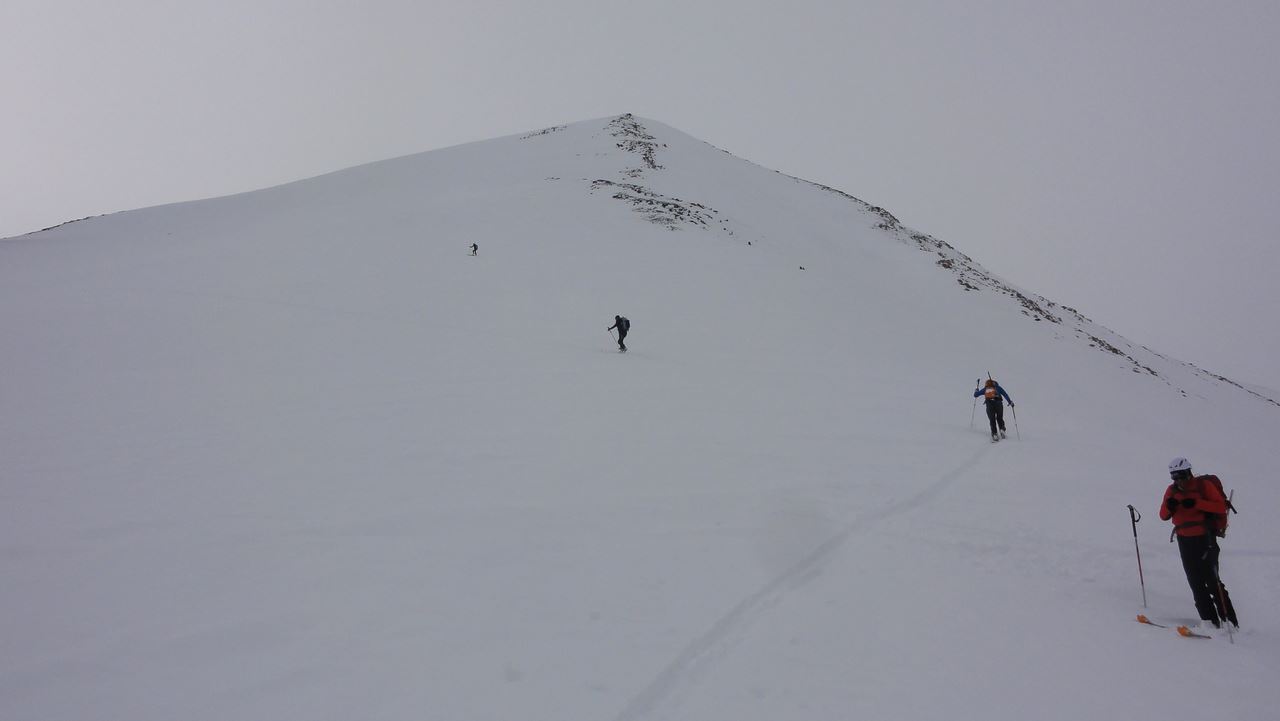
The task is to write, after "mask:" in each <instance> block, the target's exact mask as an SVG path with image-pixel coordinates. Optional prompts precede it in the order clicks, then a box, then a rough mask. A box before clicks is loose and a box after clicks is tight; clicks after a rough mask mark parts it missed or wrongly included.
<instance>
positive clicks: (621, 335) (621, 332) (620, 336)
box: [618, 328, 627, 350]
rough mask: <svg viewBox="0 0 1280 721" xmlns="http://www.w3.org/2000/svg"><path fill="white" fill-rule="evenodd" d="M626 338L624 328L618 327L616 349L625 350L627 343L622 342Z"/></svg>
mask: <svg viewBox="0 0 1280 721" xmlns="http://www.w3.org/2000/svg"><path fill="white" fill-rule="evenodd" d="M626 339H627V332H626V331H625V330H623V329H621V328H619V329H618V350H626V349H627V344H626V343H625V342H624V341H626Z"/></svg>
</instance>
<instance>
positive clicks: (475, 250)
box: [471, 243, 480, 255]
mask: <svg viewBox="0 0 1280 721" xmlns="http://www.w3.org/2000/svg"><path fill="white" fill-rule="evenodd" d="M479 250H480V246H479V245H476V244H475V243H472V244H471V254H472V255H475V254H476V252H477V251H479Z"/></svg>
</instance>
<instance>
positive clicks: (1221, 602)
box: [1205, 529, 1236, 645]
mask: <svg viewBox="0 0 1280 721" xmlns="http://www.w3.org/2000/svg"><path fill="white" fill-rule="evenodd" d="M1205 530H1206V531H1207V532H1208V534H1209V538H1210V539H1212V540H1211V541H1210V543H1212V544H1213V547H1214V548H1216V549H1217V550H1218V553H1217V555H1216V556H1214V558H1213V578H1214V580H1215V581H1217V582H1218V606H1220V607H1221V609H1222V610H1221V611H1220V612H1219V613H1218V617H1219V618H1218V620H1219V621H1221V622H1222V625H1223V626H1226V627H1227V640H1228V641H1230V642H1231V643H1232V645H1235V642H1236V634H1235V631H1234V630H1233V629H1232V628H1231V626H1232V625H1233V624H1232V623H1231V621H1229V620H1228V619H1227V592H1226V589H1224V588H1223V587H1222V574H1221V573H1220V572H1219V569H1220V568H1221V563H1222V546H1220V545H1218V539H1217V538H1215V537H1214V535H1213V530H1212V529H1205Z"/></svg>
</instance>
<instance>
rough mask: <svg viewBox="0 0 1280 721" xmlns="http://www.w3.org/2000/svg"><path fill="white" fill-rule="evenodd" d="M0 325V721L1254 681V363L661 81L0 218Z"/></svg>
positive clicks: (659, 703) (1272, 693) (1233, 706)
mask: <svg viewBox="0 0 1280 721" xmlns="http://www.w3.org/2000/svg"><path fill="white" fill-rule="evenodd" d="M602 181H604V182H602ZM1064 202H1069V199H1064ZM472 242H477V243H478V244H479V246H480V250H479V255H478V256H477V257H470V255H469V253H470V251H469V247H468V246H469V245H470V244H471V243H472ZM1028 242H1034V241H1028ZM801 267H803V270H801ZM1135 302H1141V299H1135ZM618 313H621V314H623V315H626V316H628V317H629V318H630V319H631V320H632V322H633V329H632V333H631V336H630V337H629V338H628V345H629V347H630V348H631V352H629V353H627V354H619V353H617V352H616V351H615V350H614V346H613V341H612V340H611V338H610V336H609V335H608V334H607V333H606V328H607V326H609V325H611V324H612V318H613V316H614V315H615V314H618ZM0 336H2V337H3V342H2V343H0V367H3V368H4V373H3V376H2V377H3V380H0V407H2V408H3V414H2V415H0V493H2V494H3V503H2V504H0V509H2V510H0V573H2V575H3V578H4V579H5V582H4V583H3V585H0V608H2V609H3V611H4V613H3V615H2V616H0V619H2V620H0V718H3V719H15V720H25V719H31V720H40V721H44V720H54V719H131V720H133V721H142V720H149V719H156V720H161V719H163V720H164V721H172V720H173V719H184V720H187V721H201V720H205V719H209V720H214V719H218V720H222V719H246V720H247V719H335V720H336V719H362V720H370V721H371V720H376V719H441V720H447V721H452V720H463V719H466V720H471V719H476V720H481V719H521V720H526V719H546V720H548V721H551V720H557V721H562V720H565V719H574V720H577V719H619V720H622V719H699V720H715V719H725V720H726V721H728V720H732V721H744V720H748V719H761V720H766V719H768V720H777V719H853V718H865V719H937V718H948V719H955V718H961V719H968V718H973V719H984V720H987V721H1000V720H1003V719H1009V720H1013V719H1019V720H1021V719H1031V718H1034V719H1072V720H1076V719H1080V718H1096V719H1106V718H1116V719H1120V718H1123V719H1168V718H1206V717H1207V718H1230V719H1274V718H1277V714H1280V712H1278V711H1277V709H1280V685H1277V684H1276V682H1275V680H1276V678H1277V671H1280V620H1277V618H1276V614H1275V613H1274V606H1273V605H1272V604H1273V603H1274V602H1275V601H1274V599H1275V598H1276V597H1277V594H1280V566H1277V557H1278V556H1280V527H1278V526H1277V524H1275V523H1274V522H1273V521H1272V520H1271V519H1270V518H1268V517H1267V515H1266V514H1267V513H1269V512H1273V511H1274V510H1275V509H1276V508H1277V507H1278V506H1280V493H1278V492H1277V490H1276V486H1275V484H1274V483H1273V482H1272V479H1273V478H1274V477H1275V463H1274V461H1273V456H1274V444H1275V442H1276V439H1277V438H1280V405H1277V403H1276V402H1275V400H1274V398H1273V397H1272V396H1268V395H1267V393H1268V391H1266V389H1265V387H1264V386H1252V387H1249V388H1245V387H1241V386H1238V385H1235V384H1234V383H1232V382H1230V381H1227V380H1225V379H1219V378H1217V377H1216V376H1214V375H1212V374H1210V373H1207V372H1204V371H1201V370H1199V369H1196V368H1194V367H1192V366H1189V365H1187V364H1184V363H1181V362H1179V361H1177V360H1174V359H1172V358H1170V357H1166V356H1163V355H1159V354H1156V353H1154V352H1152V351H1149V350H1147V349H1144V348H1135V347H1133V346H1132V345H1131V344H1128V343H1127V341H1125V340H1124V339H1123V338H1120V337H1118V336H1116V335H1114V334H1112V333H1110V331H1108V330H1107V329H1105V328H1103V327H1102V326H1098V325H1096V324H1093V323H1092V322H1091V321H1088V320H1087V319H1084V318H1081V317H1079V316H1078V314H1074V313H1073V312H1071V311H1070V309H1066V308H1063V307H1062V306H1058V305H1056V304H1053V303H1051V302H1049V301H1047V300H1045V299H1043V298H1040V297H1038V296H1035V295H1034V294H1031V293H1028V292H1025V291H1020V290H1018V289H1017V288H1016V287H1014V286H1011V285H1009V284H1008V283H1007V282H1005V281H1003V280H1001V279H998V278H994V277H992V276H990V274H988V273H986V272H985V271H984V270H982V268H981V267H980V266H978V265H977V264H976V263H973V262H972V261H971V260H969V259H968V258H965V257H964V256H963V254H961V253H959V252H958V251H955V250H954V249H952V248H950V246H947V245H946V244H945V243H940V242H938V241H936V240H934V239H932V238H929V237H927V236H922V235H920V234H917V233H914V232H912V231H910V230H909V229H907V228H904V227H903V226H901V224H899V223H898V222H897V220H896V219H894V218H892V216H890V215H888V213H887V212H885V211H882V210H880V209H878V208H873V207H872V206H869V205H867V204H865V203H862V202H861V201H857V200H855V199H853V198H850V197H848V196H845V195H843V194H841V193H838V192H835V191H832V190H830V189H824V188H822V187H820V186H815V185H813V184H810V183H806V182H804V181H801V180H798V179H795V178H790V177H787V176H785V175H781V174H778V173H775V172H773V171H769V170H767V169H764V168H760V167H759V166H755V165H752V164H750V163H748V162H746V161H743V160H740V159H738V158H735V157H733V156H731V155H729V154H727V153H724V152H722V151H720V150H717V149H715V148H713V147H711V146H709V145H707V144H705V143H702V142H700V141H698V140H695V139H693V138H690V137H689V136H687V135H684V134H682V133H680V132H679V131H676V130H674V129H672V128H669V127H667V126H664V125H662V124H660V123H657V122H653V121H649V120H643V119H639V118H632V117H630V116H623V117H620V118H606V119H602V120H596V121H587V122H582V123H577V124H573V125H569V126H566V127H563V128H555V129H548V130H547V131H545V132H541V133H531V134H528V135H526V136H520V137H511V138H502V139H498V140H493V141H487V142H483V143H476V144H471V145H465V146H459V147H455V148H449V149H445V150H439V151H434V152H430V153H424V154H421V155H416V156H411V157H406V158H401V159H396V160H391V161H386V162H381V163H375V164H372V165H367V166H362V167H358V168H353V169H349V170H345V171H342V172H338V173H333V174H330V175H326V176H322V177H319V178H313V179H310V180H306V181H302V182H298V183H293V184H289V185H284V186H280V187H276V188H270V189H266V190H261V191H257V192H252V193H246V194H242V195H236V196H231V197H226V198H219V199H214V200H206V201H199V202H191V203H183V204H177V205H170V206H162V207H157V208H149V209H144V210H139V211H132V212H126V213H119V214H115V215H109V216H103V217H98V218H93V219H88V220H84V221H80V222H75V223H70V224H67V225H63V226H60V227H58V228H55V229H52V230H49V231H45V232H42V233H37V234H32V235H28V236H24V237H21V238H15V239H10V240H6V241H4V242H0ZM1174 350H1176V349H1174ZM988 371H989V372H991V373H992V374H994V375H995V376H996V377H997V378H998V379H999V380H1000V381H1001V382H1002V384H1003V385H1004V386H1005V387H1006V388H1007V389H1008V391H1009V393H1010V394H1011V395H1012V396H1013V399H1014V401H1015V402H1017V404H1018V405H1017V411H1018V418H1017V421H1018V422H1019V424H1018V425H1015V422H1014V418H1013V414H1012V413H1011V412H1006V416H1007V420H1008V423H1009V430H1010V438H1009V440H1007V441H1005V442H1001V443H998V444H992V443H990V442H989V441H988V439H987V435H986V431H985V428H984V418H983V415H982V411H981V409H977V412H976V414H975V413H974V406H973V401H972V397H971V395H970V393H971V390H972V388H973V383H974V379H975V378H978V377H979V376H982V377H985V376H986V373H987V372H988ZM1256 380H1258V381H1260V382H1262V383H1265V384H1266V386H1270V387H1276V386H1277V384H1278V383H1280V379H1256ZM965 411H970V413H965ZM975 415H976V417H974V419H973V422H972V424H971V423H970V418H971V417H973V416H975ZM1022 421H1025V427H1023V426H1022V425H1021V422H1022ZM1018 436H1020V440H1019V439H1018ZM1174 455H1186V456H1188V457H1190V458H1191V460H1192V462H1193V463H1194V464H1195V465H1196V469H1197V470H1198V471H1201V472H1214V473H1217V474H1219V475H1220V476H1221V477H1222V478H1223V480H1224V482H1225V484H1226V486H1227V487H1228V488H1234V489H1235V490H1236V501H1237V503H1238V505H1239V507H1240V509H1241V513H1240V515H1238V516H1235V517H1234V519H1233V525H1232V530H1231V533H1230V537H1229V538H1228V539H1227V540H1226V542H1225V551H1224V554H1223V559H1222V567H1223V575H1224V578H1225V580H1226V582H1227V584H1228V586H1229V588H1230V589H1231V591H1232V596H1233V598H1234V599H1235V602H1236V607H1237V608H1238V610H1239V613H1240V617H1241V620H1242V622H1243V629H1242V631H1241V632H1240V633H1239V634H1238V635H1237V636H1236V637H1235V639H1234V640H1235V643H1234V644H1231V643H1229V642H1228V640H1227V639H1225V638H1221V639H1219V638H1215V639H1213V640H1209V641H1198V640H1188V639H1183V638H1179V637H1178V636H1176V635H1175V634H1174V633H1173V632H1172V630H1168V631H1166V630H1162V629H1157V628H1151V627H1145V626H1142V625H1139V624H1137V623H1135V622H1134V616H1135V614H1136V613H1138V612H1141V611H1143V608H1142V603H1141V592H1140V589H1139V586H1138V578H1137V565H1136V559H1135V554H1134V545H1133V537H1132V532H1131V528H1130V524H1129V516H1128V511H1127V510H1126V508H1125V506H1126V504H1129V503H1132V504H1134V505H1135V506H1137V507H1138V509H1139V510H1141V511H1142V512H1143V513H1144V514H1145V518H1144V520H1143V522H1142V523H1141V524H1139V534H1140V540H1141V549H1142V553H1143V556H1142V562H1143V567H1144V570H1145V575H1146V587H1147V588H1146V590H1147V596H1148V601H1149V606H1150V608H1149V609H1148V610H1147V613H1148V615H1150V616H1152V617H1153V618H1155V619H1156V620H1157V621H1160V620H1162V619H1163V620H1164V621H1169V620H1174V621H1178V620H1188V619H1191V618H1192V617H1193V616H1194V615H1195V611H1194V608H1193V606H1192V603H1191V594H1190V592H1189V591H1188V589H1187V587H1186V583H1185V580H1184V578H1183V575H1182V570H1181V566H1180V564H1179V561H1178V558H1177V551H1176V549H1175V548H1174V547H1173V546H1171V545H1169V543H1168V542H1167V538H1168V530H1169V529H1168V526H1167V524H1162V523H1161V522H1160V521H1159V520H1158V518H1157V508H1158V503H1159V500H1160V497H1161V494H1162V493H1163V490H1164V487H1165V485H1166V483H1167V475H1166V474H1165V472H1164V466H1165V463H1166V462H1167V461H1168V459H1169V458H1170V457H1172V456H1174Z"/></svg>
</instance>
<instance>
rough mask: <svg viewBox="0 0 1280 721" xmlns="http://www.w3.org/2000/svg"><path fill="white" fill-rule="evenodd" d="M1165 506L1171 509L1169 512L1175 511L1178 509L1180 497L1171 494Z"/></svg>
mask: <svg viewBox="0 0 1280 721" xmlns="http://www.w3.org/2000/svg"><path fill="white" fill-rule="evenodd" d="M1164 507H1165V508H1168V509H1169V513H1174V512H1175V511H1177V510H1178V499H1176V498H1174V497H1172V496H1170V497H1169V499H1168V500H1166V501H1165V502H1164Z"/></svg>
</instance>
